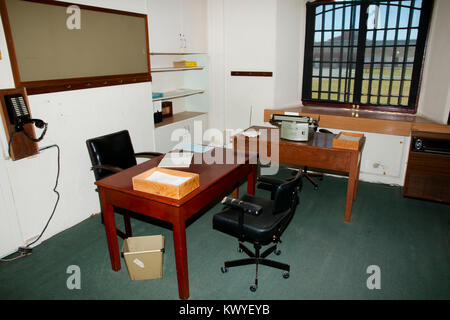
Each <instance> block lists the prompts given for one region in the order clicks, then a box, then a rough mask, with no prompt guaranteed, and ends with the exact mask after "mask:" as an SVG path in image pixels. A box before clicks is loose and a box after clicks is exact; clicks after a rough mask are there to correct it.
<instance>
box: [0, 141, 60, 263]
mask: <svg viewBox="0 0 450 320" xmlns="http://www.w3.org/2000/svg"><path fill="white" fill-rule="evenodd" d="M50 148H56V149H57V151H58V152H57V173H56V182H55V186H54V188H53V192H54V193H56V196H57V197H56V202H55V205H54V207H53V210H52V213H51V215H50V218H49V219H48V221H47V223H46V225H45V227H44V229H43V230H42V232H41V233H40V235H39V236H38V237H37V238H36V239H35V240H34V241H33V242H31V243H29V244H28V245H27V246H24V247H19V250H18V252H19V253H20V254H19V255H18V256H16V257H14V258H10V259H0V261H2V262H10V261H14V260H16V259H19V258H22V257H26V256H29V255H30V254H31V251H32V248H31V247H30V246H31V245H32V244H34V243H36V242H37V241H38V240H39V239H40V238H41V237H42V235H43V234H44V232H45V230H47V227H48V225H49V224H50V221H51V220H52V218H53V216H54V214H55V212H56V207H57V206H58V202H59V199H60V194H59V192H58V191H57V190H56V188H57V187H58V182H59V174H60V171H61V166H60V160H61V155H60V153H61V151H60V148H59V146H58V145H57V144H53V145H50V146H46V147H43V148H40V149H39V151H44V150H47V149H50Z"/></svg>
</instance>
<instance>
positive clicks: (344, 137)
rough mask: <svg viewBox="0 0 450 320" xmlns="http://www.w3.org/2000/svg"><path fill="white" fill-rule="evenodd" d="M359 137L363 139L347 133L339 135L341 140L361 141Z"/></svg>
mask: <svg viewBox="0 0 450 320" xmlns="http://www.w3.org/2000/svg"><path fill="white" fill-rule="evenodd" d="M359 139H361V138H360V137H352V136H347V135H345V134H341V136H340V137H339V140H347V141H359Z"/></svg>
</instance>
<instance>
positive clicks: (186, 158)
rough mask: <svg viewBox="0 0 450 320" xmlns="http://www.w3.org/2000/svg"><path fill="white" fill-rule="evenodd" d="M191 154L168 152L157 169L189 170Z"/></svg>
mask: <svg viewBox="0 0 450 320" xmlns="http://www.w3.org/2000/svg"><path fill="white" fill-rule="evenodd" d="M193 155H194V154H193V153H192V152H169V153H167V154H166V155H165V156H164V158H163V159H162V160H161V162H160V163H159V165H158V167H159V168H189V166H190V165H191V162H192V157H193Z"/></svg>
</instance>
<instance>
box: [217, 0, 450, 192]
mask: <svg viewBox="0 0 450 320" xmlns="http://www.w3.org/2000/svg"><path fill="white" fill-rule="evenodd" d="M306 2H307V0H274V1H269V0H265V1H261V2H259V1H258V3H255V1H254V0H242V1H238V0H225V1H224V0H210V4H211V7H213V8H214V9H211V10H210V15H211V16H210V17H209V32H210V34H209V39H210V40H213V41H214V43H213V44H212V45H210V55H211V66H212V67H211V73H212V74H213V75H212V77H213V78H212V80H211V84H212V86H211V97H212V99H211V108H210V110H211V111H212V113H213V114H214V115H215V116H214V117H212V118H211V120H210V123H211V125H212V126H214V125H215V124H217V125H222V126H223V128H227V127H230V128H246V127H248V124H249V107H250V105H254V107H255V106H256V112H255V110H254V112H253V117H252V124H262V121H263V117H262V114H263V110H264V109H274V108H283V107H287V106H295V105H301V102H300V99H301V89H302V77H303V52H304V38H305V17H306V7H305V4H306ZM449 16H450V1H448V0H437V1H436V7H435V10H434V16H433V21H432V26H431V32H430V36H429V43H428V50H427V55H426V61H425V66H424V75H423V80H422V89H421V95H420V100H419V113H420V114H422V115H424V116H427V117H430V118H432V119H434V120H436V121H438V122H442V123H444V122H446V121H447V118H448V113H449V110H450V92H449V89H450V71H449V68H450V66H449V64H448V63H445V61H447V60H448V58H447V57H448V56H449V55H450V47H449V46H450V42H449V41H448V34H450V30H449V24H448V22H447V20H448V17H449ZM296 36H297V37H299V39H298V40H296ZM262 57H263V58H262ZM222 66H225V67H222ZM270 67H273V68H274V69H273V70H270V69H269V70H264V69H263V68H266V69H267V68H270ZM223 68H224V69H223ZM233 68H234V69H235V70H236V69H237V68H242V69H243V70H245V69H247V70H248V69H251V68H254V70H261V71H274V78H273V80H268V79H256V78H247V79H245V78H240V79H239V77H230V76H229V71H230V70H232V69H233ZM218 71H220V72H218ZM219 73H220V77H222V78H223V77H225V80H221V79H220V78H219V76H217V75H218V74H219ZM296 76H297V78H295V77H296ZM223 101H225V102H223ZM270 103H273V104H272V105H269V104H270ZM222 119H225V121H223V120H222ZM219 128H220V129H222V128H221V127H219ZM365 135H366V137H367V140H366V146H365V150H364V153H363V159H362V165H361V175H360V177H361V180H364V181H369V182H380V183H387V184H395V185H403V183H404V177H405V171H406V164H407V157H408V150H409V144H410V138H409V137H399V136H391V135H384V134H375V133H367V132H365Z"/></svg>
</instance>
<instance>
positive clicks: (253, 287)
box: [250, 284, 258, 292]
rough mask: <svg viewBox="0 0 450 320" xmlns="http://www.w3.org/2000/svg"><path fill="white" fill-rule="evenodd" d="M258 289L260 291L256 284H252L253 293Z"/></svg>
mask: <svg viewBox="0 0 450 320" xmlns="http://www.w3.org/2000/svg"><path fill="white" fill-rule="evenodd" d="M256 289H258V286H257V285H256V284H252V285H251V286H250V291H251V292H255V291H256Z"/></svg>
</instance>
